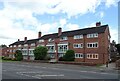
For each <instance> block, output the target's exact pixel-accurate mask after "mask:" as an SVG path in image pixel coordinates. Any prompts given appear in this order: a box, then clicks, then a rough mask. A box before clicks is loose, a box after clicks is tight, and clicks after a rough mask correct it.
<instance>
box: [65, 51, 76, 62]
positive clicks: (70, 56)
mask: <svg viewBox="0 0 120 81" xmlns="http://www.w3.org/2000/svg"><path fill="white" fill-rule="evenodd" d="M63 59H64V60H65V61H74V59H75V52H74V51H73V50H67V52H66V53H65V55H64V56H63Z"/></svg>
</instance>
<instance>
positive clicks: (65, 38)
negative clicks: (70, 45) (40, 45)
mask: <svg viewBox="0 0 120 81" xmlns="http://www.w3.org/2000/svg"><path fill="white" fill-rule="evenodd" d="M67 39H68V38H67V36H65V37H61V38H60V41H62V40H67Z"/></svg>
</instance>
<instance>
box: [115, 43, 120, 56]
mask: <svg viewBox="0 0 120 81" xmlns="http://www.w3.org/2000/svg"><path fill="white" fill-rule="evenodd" d="M115 47H116V48H117V51H118V53H119V55H120V44H116V45H115Z"/></svg>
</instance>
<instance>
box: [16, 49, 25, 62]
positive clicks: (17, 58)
mask: <svg viewBox="0 0 120 81" xmlns="http://www.w3.org/2000/svg"><path fill="white" fill-rule="evenodd" d="M15 59H16V60H17V61H21V60H23V55H22V52H21V51H20V50H16V52H15Z"/></svg>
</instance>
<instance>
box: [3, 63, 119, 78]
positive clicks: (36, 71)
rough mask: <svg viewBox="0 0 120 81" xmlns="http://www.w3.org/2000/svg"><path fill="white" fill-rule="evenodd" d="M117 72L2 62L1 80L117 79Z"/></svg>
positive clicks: (83, 67)
mask: <svg viewBox="0 0 120 81" xmlns="http://www.w3.org/2000/svg"><path fill="white" fill-rule="evenodd" d="M118 78H119V76H118V71H116V70H111V69H104V68H97V67H90V66H81V65H66V64H49V63H30V62H3V63H2V79H118Z"/></svg>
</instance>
